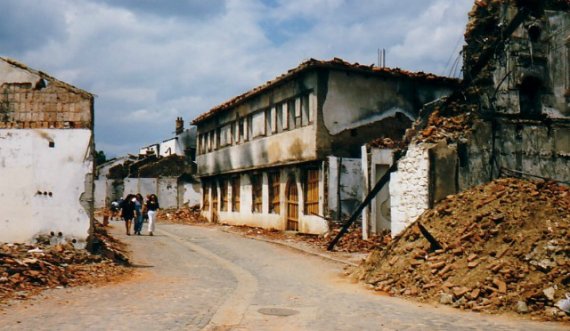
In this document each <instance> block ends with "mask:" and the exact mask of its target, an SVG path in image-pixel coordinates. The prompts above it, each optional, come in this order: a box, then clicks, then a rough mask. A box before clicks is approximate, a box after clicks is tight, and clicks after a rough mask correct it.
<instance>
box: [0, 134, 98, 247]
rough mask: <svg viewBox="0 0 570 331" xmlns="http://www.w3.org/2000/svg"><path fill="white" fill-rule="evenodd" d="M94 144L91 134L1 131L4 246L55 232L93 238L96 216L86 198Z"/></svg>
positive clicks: (0, 196) (0, 233)
mask: <svg viewBox="0 0 570 331" xmlns="http://www.w3.org/2000/svg"><path fill="white" fill-rule="evenodd" d="M91 139H92V133H91V131H90V130H87V129H76V130H57V129H29V130H20V129H16V130H6V129H5V130H0V183H2V184H1V185H0V201H2V204H3V205H4V206H5V208H3V209H2V215H1V216H0V218H1V222H2V224H3V225H2V231H0V242H24V241H29V240H31V239H32V238H33V237H34V236H36V235H38V234H42V233H49V232H50V231H54V232H56V233H57V232H62V233H63V235H64V236H65V237H66V238H75V239H77V240H80V241H81V240H85V239H86V238H87V236H88V231H89V227H90V216H91V215H90V212H91V211H90V210H86V209H85V208H84V207H83V206H82V204H81V201H80V197H81V196H82V195H84V193H85V192H86V181H87V180H88V177H89V176H90V175H91V173H92V169H93V168H92V167H93V163H92V159H91V158H90V154H89V151H90V148H91ZM50 142H52V143H53V147H50ZM58 174H62V175H64V176H65V177H64V178H63V177H61V176H58ZM88 189H89V188H88Z"/></svg>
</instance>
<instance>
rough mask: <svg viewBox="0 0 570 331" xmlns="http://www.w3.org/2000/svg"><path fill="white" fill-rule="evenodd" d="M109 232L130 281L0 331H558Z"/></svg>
mask: <svg viewBox="0 0 570 331" xmlns="http://www.w3.org/2000/svg"><path fill="white" fill-rule="evenodd" d="M120 225H122V224H120V223H113V226H114V230H112V232H114V233H115V235H116V236H117V237H118V238H120V239H121V240H124V241H125V242H127V243H129V244H130V247H131V249H132V251H133V253H132V255H133V260H134V262H135V264H136V272H135V276H134V277H133V278H132V279H129V280H126V281H124V282H121V283H118V284H109V285H105V286H99V287H83V288H73V289H57V290H50V291H48V292H45V293H44V294H43V295H41V296H39V297H37V298H35V299H32V300H30V301H27V302H18V303H14V304H13V305H11V306H9V307H6V308H5V309H4V310H3V311H0V329H2V330H135V329H136V330H203V329H206V330H565V329H567V325H563V324H552V323H541V322H533V321H529V320H524V319H520V318H519V317H517V316H491V315H483V314H476V313H465V312H461V311H459V310H455V309H450V308H447V307H433V306H430V305H426V304H418V303H414V302H409V301H405V300H401V299H397V298H391V297H386V296H379V295H377V294H375V293H374V292H372V291H368V290H365V289H364V288H362V286H361V285H357V284H351V283H350V282H349V281H348V280H347V279H345V278H343V277H342V271H343V264H342V263H338V262H334V261H330V260H327V259H323V258H322V257H317V256H313V255H309V254H303V253H300V252H299V251H297V250H292V249H288V248H287V247H283V246H281V245H280V246H278V245H273V244H271V243H268V242H263V241H258V240H251V239H247V238H243V237H241V236H239V235H236V234H232V233H227V232H224V231H220V228H217V227H196V226H184V225H163V224H160V225H159V227H158V231H157V235H155V236H154V237H148V236H130V237H127V236H125V235H124V234H122V232H120V233H119V231H120V229H122V228H121V227H120Z"/></svg>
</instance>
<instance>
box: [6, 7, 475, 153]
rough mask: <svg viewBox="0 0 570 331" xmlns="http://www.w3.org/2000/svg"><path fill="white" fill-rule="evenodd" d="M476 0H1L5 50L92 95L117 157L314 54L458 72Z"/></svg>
mask: <svg viewBox="0 0 570 331" xmlns="http://www.w3.org/2000/svg"><path fill="white" fill-rule="evenodd" d="M472 4H473V0H398V1H395V0H2V15H1V19H0V56H7V57H10V58H13V59H16V60H18V61H20V62H23V63H25V64H27V65H28V66H30V67H32V68H34V69H38V70H42V71H45V72H48V73H50V74H51V75H53V76H55V77H56V78H58V79H61V80H63V81H66V82H68V83H71V84H73V85H75V86H77V87H80V88H82V89H84V90H87V91H89V92H91V93H93V94H95V95H97V98H96V100H95V137H96V144H97V149H98V150H103V151H105V152H106V154H107V155H108V156H116V155H122V154H126V153H137V152H138V149H139V147H142V146H146V145H149V144H151V143H154V142H159V141H162V140H164V139H167V138H169V137H171V136H172V134H173V131H174V121H175V119H176V117H178V116H182V117H183V118H184V120H185V121H186V123H187V125H188V123H189V122H190V121H191V120H192V119H194V118H195V117H196V116H197V115H199V114H200V113H203V112H205V111H208V110H209V109H210V108H213V107H214V106H216V105H217V104H219V103H221V102H223V101H225V100H227V99H230V98H232V97H233V96H236V95H238V94H241V93H243V92H245V91H247V90H249V89H251V88H253V87H255V86H257V85H260V84H262V83H264V82H265V81H267V80H269V79H272V78H274V77H275V76H277V75H279V74H281V73H283V72H285V71H287V70H288V69H291V68H294V67H296V66H297V65H298V64H299V63H301V62H302V61H304V60H306V59H309V58H317V59H321V60H329V59H332V58H334V57H340V58H342V59H344V60H347V61H349V62H359V63H362V64H372V63H377V61H378V56H377V49H378V48H385V49H386V52H387V56H386V65H387V66H389V67H400V68H403V69H408V70H414V71H426V72H433V73H436V74H440V75H455V76H457V75H459V74H460V73H459V70H455V73H454V72H453V70H452V69H453V68H454V63H455V61H456V60H457V59H458V54H459V49H460V47H461V45H462V43H463V38H462V37H463V32H464V29H465V25H466V23H467V13H468V11H469V10H470V8H471V6H472Z"/></svg>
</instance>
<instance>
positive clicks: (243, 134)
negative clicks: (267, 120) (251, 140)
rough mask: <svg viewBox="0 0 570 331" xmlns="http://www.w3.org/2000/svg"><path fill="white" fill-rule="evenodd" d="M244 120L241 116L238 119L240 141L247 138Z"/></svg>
mask: <svg viewBox="0 0 570 331" xmlns="http://www.w3.org/2000/svg"><path fill="white" fill-rule="evenodd" d="M245 124H246V123H245V120H244V119H243V118H240V119H239V136H240V139H239V140H240V141H241V142H243V141H246V140H247V131H246V130H245V128H246V126H245Z"/></svg>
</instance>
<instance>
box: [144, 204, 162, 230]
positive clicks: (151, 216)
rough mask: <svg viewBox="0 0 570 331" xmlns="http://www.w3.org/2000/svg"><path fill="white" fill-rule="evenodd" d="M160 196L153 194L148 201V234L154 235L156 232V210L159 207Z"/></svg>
mask: <svg viewBox="0 0 570 331" xmlns="http://www.w3.org/2000/svg"><path fill="white" fill-rule="evenodd" d="M159 207H160V206H159V204H158V197H157V196H156V194H151V195H150V197H149V199H148V201H147V202H146V209H147V210H148V235H149V236H152V235H153V234H152V233H153V232H154V223H155V222H156V212H157V211H158V208H159Z"/></svg>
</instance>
